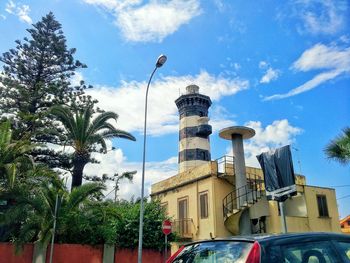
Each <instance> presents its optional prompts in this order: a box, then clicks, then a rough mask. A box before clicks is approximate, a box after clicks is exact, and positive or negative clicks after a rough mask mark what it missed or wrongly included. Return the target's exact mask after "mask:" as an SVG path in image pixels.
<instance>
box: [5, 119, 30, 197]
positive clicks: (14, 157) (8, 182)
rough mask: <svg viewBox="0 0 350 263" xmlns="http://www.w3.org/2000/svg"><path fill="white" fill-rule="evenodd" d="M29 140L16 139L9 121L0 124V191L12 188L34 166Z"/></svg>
mask: <svg viewBox="0 0 350 263" xmlns="http://www.w3.org/2000/svg"><path fill="white" fill-rule="evenodd" d="M34 147H35V146H34V145H31V144H30V142H29V141H28V140H22V141H14V140H13V139H12V130H11V128H10V123H9V122H4V123H2V124H1V125H0V192H2V191H4V190H5V189H6V190H9V189H12V188H13V187H14V185H15V181H16V180H18V179H19V178H21V177H24V174H25V173H27V172H28V171H30V170H32V169H33V168H34V163H33V161H32V159H31V158H30V155H29V153H30V151H31V150H32V149H33V148H34Z"/></svg>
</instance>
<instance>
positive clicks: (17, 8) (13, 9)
mask: <svg viewBox="0 0 350 263" xmlns="http://www.w3.org/2000/svg"><path fill="white" fill-rule="evenodd" d="M5 11H6V12H7V13H9V14H12V15H15V16H17V17H18V18H19V20H20V21H22V22H25V23H27V24H32V23H33V21H32V19H31V18H30V16H29V12H30V8H29V6H28V5H21V4H16V3H15V2H13V1H11V0H10V1H9V2H8V3H7V4H6V8H5Z"/></svg>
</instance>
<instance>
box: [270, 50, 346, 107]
mask: <svg viewBox="0 0 350 263" xmlns="http://www.w3.org/2000/svg"><path fill="white" fill-rule="evenodd" d="M291 68H292V69H294V70H296V71H302V72H307V71H311V70H322V69H323V70H325V71H324V72H321V73H319V74H317V75H316V76H315V77H313V78H312V79H311V80H309V81H307V82H305V83H304V84H302V85H300V86H298V87H296V88H294V89H292V90H291V91H289V92H287V93H285V94H275V95H272V96H269V97H265V99H264V100H274V99H282V98H287V97H290V96H294V95H297V94H300V93H303V92H305V91H308V90H311V89H314V88H316V87H317V86H319V85H320V84H322V83H324V82H326V81H329V80H332V79H334V78H336V77H338V76H340V75H344V74H349V73H350V47H346V48H342V47H338V46H334V45H333V46H326V45H323V44H316V45H314V46H313V47H311V48H310V49H308V50H306V51H304V53H303V54H302V55H301V56H300V58H299V59H298V60H297V61H295V62H294V63H293V65H292V67H291Z"/></svg>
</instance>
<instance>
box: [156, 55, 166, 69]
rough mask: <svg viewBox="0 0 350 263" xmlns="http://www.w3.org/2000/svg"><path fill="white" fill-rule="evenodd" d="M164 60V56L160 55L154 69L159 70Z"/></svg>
mask: <svg viewBox="0 0 350 263" xmlns="http://www.w3.org/2000/svg"><path fill="white" fill-rule="evenodd" d="M166 59H167V57H166V55H160V56H159V57H158V59H157V63H156V67H157V68H160V67H161V66H163V65H164V63H165V61H166Z"/></svg>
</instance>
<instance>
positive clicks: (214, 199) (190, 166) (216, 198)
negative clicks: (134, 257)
mask: <svg viewBox="0 0 350 263" xmlns="http://www.w3.org/2000/svg"><path fill="white" fill-rule="evenodd" d="M198 90H199V87H198V86H195V85H191V86H188V87H187V93H186V94H185V95H182V96H180V97H179V98H178V99H177V100H176V105H177V107H178V109H179V115H180V130H179V173H178V174H177V175H175V176H173V177H170V178H168V179H166V180H163V181H161V182H158V183H155V184H153V185H152V189H151V197H152V198H154V199H159V200H160V202H161V204H162V206H164V207H165V209H166V211H167V213H168V215H169V216H170V217H171V218H172V219H173V226H174V231H176V232H177V233H178V234H179V236H180V237H181V239H182V241H183V242H188V241H193V240H200V239H209V238H215V237H227V236H232V235H239V234H247V233H248V234H249V233H253V234H254V233H278V232H281V219H280V213H279V208H278V207H279V206H278V204H277V202H276V201H268V200H267V199H266V196H265V191H264V183H263V182H264V180H263V173H262V170H261V169H258V168H252V167H246V166H245V163H244V149H243V145H242V139H248V138H251V137H252V136H254V134H255V132H254V130H252V129H249V128H247V129H248V132H249V134H248V135H249V136H248V135H247V134H245V133H246V132H247V129H246V127H241V126H237V127H236V128H234V129H233V130H234V131H241V134H238V135H237V134H235V136H236V135H237V136H238V137H237V138H236V141H233V142H234V143H236V144H234V145H236V147H238V148H236V149H234V154H236V156H235V157H228V156H226V157H223V158H220V159H218V160H215V161H211V157H210V144H209V141H210V140H209V135H210V134H211V126H210V125H209V124H208V121H209V119H208V117H207V116H208V109H209V107H210V105H211V101H210V98H209V97H207V96H205V95H201V94H199V93H198ZM231 130H232V129H230V131H231ZM239 136H240V137H239ZM232 138H233V136H232ZM237 145H238V146H237ZM237 149H238V150H237ZM238 162H240V165H238ZM242 164H243V165H242ZM242 175H243V178H242ZM238 177H240V178H239V180H237V178H238ZM237 182H239V183H240V184H241V185H242V182H243V186H240V187H239V188H236V185H238V184H237ZM296 186H297V195H296V196H293V197H290V198H289V199H288V200H286V201H285V202H284V211H285V215H286V222H287V229H288V232H304V231H332V232H340V226H339V221H338V218H339V215H338V209H337V203H336V195H335V190H334V189H331V188H324V187H317V186H309V185H306V180H305V177H304V176H302V175H296ZM242 200H245V201H242ZM180 243H181V242H180ZM173 248H174V249H176V247H173Z"/></svg>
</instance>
